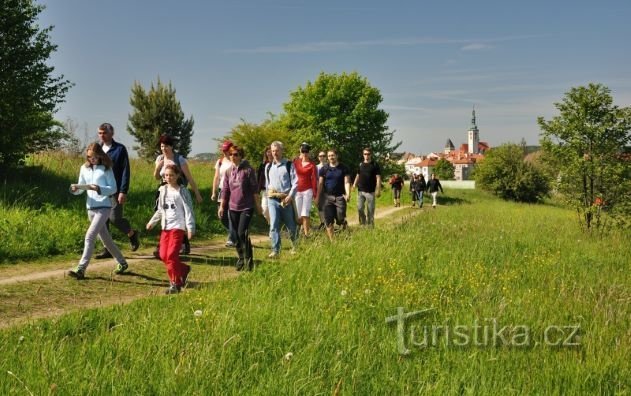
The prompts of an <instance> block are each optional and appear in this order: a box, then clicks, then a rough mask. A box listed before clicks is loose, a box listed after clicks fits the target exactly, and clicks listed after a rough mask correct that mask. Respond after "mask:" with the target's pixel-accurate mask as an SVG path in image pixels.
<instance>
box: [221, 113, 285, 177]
mask: <svg viewBox="0 0 631 396" xmlns="http://www.w3.org/2000/svg"><path fill="white" fill-rule="evenodd" d="M225 138H226V139H230V141H232V142H233V143H234V144H236V145H237V146H239V147H241V148H243V149H244V150H245V155H246V158H247V160H248V161H249V162H250V164H251V165H252V166H255V167H256V166H257V165H258V163H259V162H260V161H261V160H262V159H263V151H264V150H265V147H267V146H269V144H270V143H271V142H273V141H275V140H279V141H281V142H283V144H285V143H287V142H289V141H290V136H289V132H287V130H285V129H284V128H283V126H282V125H281V124H280V122H279V121H278V120H277V119H276V118H275V117H274V116H273V115H271V117H270V119H267V120H265V121H263V122H262V123H261V124H253V123H249V122H246V121H245V120H241V123H240V124H238V125H237V126H235V127H234V128H232V130H231V131H230V133H229V134H228V135H226V136H225ZM288 149H289V148H288ZM285 155H286V157H288V158H291V155H292V153H291V151H287V152H286V153H285Z"/></svg>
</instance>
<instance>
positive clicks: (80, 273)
mask: <svg viewBox="0 0 631 396" xmlns="http://www.w3.org/2000/svg"><path fill="white" fill-rule="evenodd" d="M68 276H70V277H72V278H75V279H76V280H81V279H85V270H82V269H81V268H79V267H77V268H76V269H71V270H70V271H68Z"/></svg>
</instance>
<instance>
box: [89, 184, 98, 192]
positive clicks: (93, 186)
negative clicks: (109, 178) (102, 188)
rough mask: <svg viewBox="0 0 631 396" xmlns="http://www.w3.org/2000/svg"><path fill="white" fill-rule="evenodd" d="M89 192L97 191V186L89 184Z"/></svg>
mask: <svg viewBox="0 0 631 396" xmlns="http://www.w3.org/2000/svg"><path fill="white" fill-rule="evenodd" d="M90 190H92V191H99V186H97V185H96V184H90Z"/></svg>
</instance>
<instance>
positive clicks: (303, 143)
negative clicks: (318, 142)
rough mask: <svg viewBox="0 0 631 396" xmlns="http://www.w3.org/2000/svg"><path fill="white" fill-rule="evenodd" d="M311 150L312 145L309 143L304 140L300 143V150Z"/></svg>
mask: <svg viewBox="0 0 631 396" xmlns="http://www.w3.org/2000/svg"><path fill="white" fill-rule="evenodd" d="M309 151H311V146H310V145H309V143H307V142H302V144H301V145H300V152H301V153H308V152H309Z"/></svg>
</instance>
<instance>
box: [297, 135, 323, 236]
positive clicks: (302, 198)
mask: <svg viewBox="0 0 631 396" xmlns="http://www.w3.org/2000/svg"><path fill="white" fill-rule="evenodd" d="M309 151H311V146H310V145H309V144H308V143H304V142H303V143H302V144H301V145H300V156H299V157H298V158H296V159H295V160H294V167H295V168H296V176H297V177H298V190H297V193H296V212H298V222H299V223H300V224H301V225H302V232H303V233H304V236H305V237H309V235H310V232H311V222H310V220H311V218H310V216H311V204H312V203H313V201H314V200H315V197H316V196H317V192H318V168H317V166H316V164H315V163H313V161H311V158H309Z"/></svg>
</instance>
